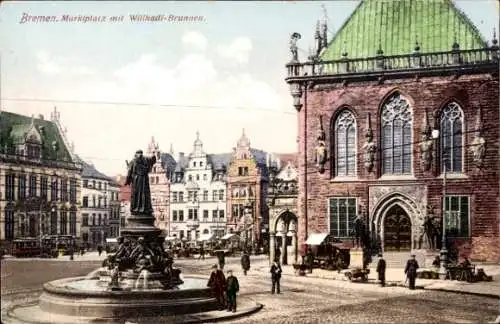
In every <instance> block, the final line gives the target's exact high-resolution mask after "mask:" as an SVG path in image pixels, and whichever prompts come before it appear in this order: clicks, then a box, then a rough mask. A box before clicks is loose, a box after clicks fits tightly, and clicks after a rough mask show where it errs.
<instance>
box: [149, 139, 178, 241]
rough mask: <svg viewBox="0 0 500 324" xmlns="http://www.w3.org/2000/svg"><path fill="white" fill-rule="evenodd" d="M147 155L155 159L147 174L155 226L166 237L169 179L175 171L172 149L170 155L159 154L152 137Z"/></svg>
mask: <svg viewBox="0 0 500 324" xmlns="http://www.w3.org/2000/svg"><path fill="white" fill-rule="evenodd" d="M147 153H148V155H149V156H155V157H156V163H155V165H153V168H152V170H151V173H150V174H149V187H150V190H151V203H152V206H153V214H154V217H155V226H156V227H158V228H160V229H161V230H162V231H163V232H164V234H166V235H168V232H169V224H170V222H169V219H170V218H169V215H170V209H169V208H170V179H171V176H172V174H173V171H174V169H175V159H174V157H173V152H172V149H171V152H170V153H161V151H160V146H159V144H158V143H157V142H156V141H155V139H154V137H152V138H151V142H150V143H149V145H148V150H147Z"/></svg>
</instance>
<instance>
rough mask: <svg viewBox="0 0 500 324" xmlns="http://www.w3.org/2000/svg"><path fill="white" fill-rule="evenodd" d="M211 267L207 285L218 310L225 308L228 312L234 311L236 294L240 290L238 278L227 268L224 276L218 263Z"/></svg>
mask: <svg viewBox="0 0 500 324" xmlns="http://www.w3.org/2000/svg"><path fill="white" fill-rule="evenodd" d="M212 269H213V271H212V273H211V274H210V279H209V280H208V284H207V286H208V287H210V288H211V289H212V293H213V294H214V296H215V299H216V300H217V305H218V307H219V310H224V308H226V309H227V311H228V312H233V313H234V312H236V294H237V293H238V291H239V290H240V284H239V282H238V278H236V277H235V276H234V275H233V271H232V270H228V271H227V277H225V276H224V272H223V270H222V268H221V267H220V265H214V266H213V267H212Z"/></svg>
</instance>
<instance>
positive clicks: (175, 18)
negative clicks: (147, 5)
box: [19, 12, 205, 24]
mask: <svg viewBox="0 0 500 324" xmlns="http://www.w3.org/2000/svg"><path fill="white" fill-rule="evenodd" d="M128 18H129V21H131V22H200V21H204V20H205V17H204V16H179V15H173V14H168V15H164V14H159V15H144V14H130V15H128ZM124 21H125V16H124V15H120V16H94V15H66V14H64V15H59V16H36V15H30V14H28V13H25V12H24V13H23V15H22V16H21V19H20V20H19V23H20V24H25V23H47V22H48V23H53V22H63V23H64V22H65V23H70V22H71V23H73V22H74V23H120V22H124Z"/></svg>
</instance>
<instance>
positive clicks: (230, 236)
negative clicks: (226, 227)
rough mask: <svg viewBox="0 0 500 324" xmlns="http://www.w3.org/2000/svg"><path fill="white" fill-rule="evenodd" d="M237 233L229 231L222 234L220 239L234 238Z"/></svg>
mask: <svg viewBox="0 0 500 324" xmlns="http://www.w3.org/2000/svg"><path fill="white" fill-rule="evenodd" d="M237 236H238V235H236V234H234V233H229V234H226V235H224V236H223V237H222V238H221V240H229V239H232V238H236V237H237Z"/></svg>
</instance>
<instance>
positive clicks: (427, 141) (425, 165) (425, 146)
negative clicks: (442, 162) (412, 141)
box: [419, 132, 434, 171]
mask: <svg viewBox="0 0 500 324" xmlns="http://www.w3.org/2000/svg"><path fill="white" fill-rule="evenodd" d="M419 146H420V165H421V167H422V171H429V170H430V168H431V164H432V154H433V151H432V150H433V147H434V142H433V140H432V139H431V138H430V137H429V134H428V133H427V132H422V135H421V137H420V144H419Z"/></svg>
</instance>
